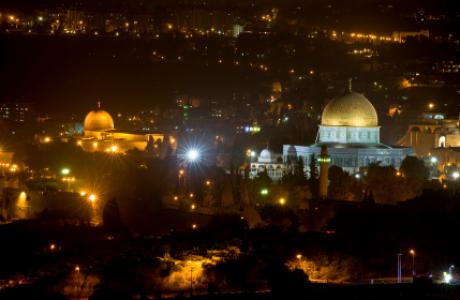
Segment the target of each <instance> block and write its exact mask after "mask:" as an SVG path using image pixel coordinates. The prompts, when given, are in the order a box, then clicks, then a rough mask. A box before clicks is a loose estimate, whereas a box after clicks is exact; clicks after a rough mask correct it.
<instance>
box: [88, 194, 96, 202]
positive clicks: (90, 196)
mask: <svg viewBox="0 0 460 300" xmlns="http://www.w3.org/2000/svg"><path fill="white" fill-rule="evenodd" d="M88 200H89V201H91V202H93V203H94V202H95V201H96V200H97V197H96V195H94V194H91V195H89V196H88Z"/></svg>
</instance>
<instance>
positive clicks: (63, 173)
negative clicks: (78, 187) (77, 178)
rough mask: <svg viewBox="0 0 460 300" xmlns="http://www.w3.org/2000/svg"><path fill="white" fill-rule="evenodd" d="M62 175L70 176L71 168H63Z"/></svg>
mask: <svg viewBox="0 0 460 300" xmlns="http://www.w3.org/2000/svg"><path fill="white" fill-rule="evenodd" d="M61 174H62V175H69V174H70V169H69V168H63V169H62V170H61Z"/></svg>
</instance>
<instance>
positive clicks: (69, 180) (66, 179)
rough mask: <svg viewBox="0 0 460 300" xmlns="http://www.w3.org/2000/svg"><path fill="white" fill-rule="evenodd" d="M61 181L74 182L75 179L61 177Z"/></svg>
mask: <svg viewBox="0 0 460 300" xmlns="http://www.w3.org/2000/svg"><path fill="white" fill-rule="evenodd" d="M62 181H64V182H75V177H73V176H72V177H62Z"/></svg>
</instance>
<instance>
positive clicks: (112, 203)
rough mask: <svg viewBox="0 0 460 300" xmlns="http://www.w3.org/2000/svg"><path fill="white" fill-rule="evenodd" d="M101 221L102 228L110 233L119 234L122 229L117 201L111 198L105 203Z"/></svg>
mask: <svg viewBox="0 0 460 300" xmlns="http://www.w3.org/2000/svg"><path fill="white" fill-rule="evenodd" d="M102 221H103V223H104V227H105V228H106V229H107V231H109V232H111V233H119V232H121V231H122V230H123V229H124V224H123V221H122V220H121V216H120V209H119V208H118V203H117V199H115V198H111V199H109V200H108V201H107V203H106V204H105V206H104V211H103V212H102Z"/></svg>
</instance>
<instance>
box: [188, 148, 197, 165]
mask: <svg viewBox="0 0 460 300" xmlns="http://www.w3.org/2000/svg"><path fill="white" fill-rule="evenodd" d="M199 157H200V153H199V152H198V151H197V150H195V149H191V150H189V151H187V160H189V161H191V162H194V161H196V160H197V159H198V158H199Z"/></svg>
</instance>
